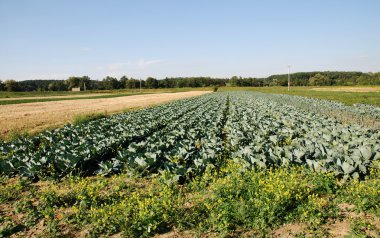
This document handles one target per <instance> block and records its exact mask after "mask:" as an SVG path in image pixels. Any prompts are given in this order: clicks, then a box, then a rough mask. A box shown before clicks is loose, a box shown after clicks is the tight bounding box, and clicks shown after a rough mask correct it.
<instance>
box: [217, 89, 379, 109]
mask: <svg viewBox="0 0 380 238" xmlns="http://www.w3.org/2000/svg"><path fill="white" fill-rule="evenodd" d="M220 90H221V91H229V90H243V91H245V90H252V91H256V92H262V93H272V94H289V95H298V96H304V97H310V98H318V99H327V100H332V101H337V102H340V103H344V104H347V105H353V104H370V105H376V106H378V107H380V87H379V86H328V87H310V86H308V87H291V90H290V91H288V88H287V87H224V88H220Z"/></svg>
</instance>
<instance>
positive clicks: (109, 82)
mask: <svg viewBox="0 0 380 238" xmlns="http://www.w3.org/2000/svg"><path fill="white" fill-rule="evenodd" d="M103 85H104V88H105V89H108V90H112V89H119V88H120V87H119V81H117V78H113V77H110V76H107V77H106V78H104V79H103Z"/></svg>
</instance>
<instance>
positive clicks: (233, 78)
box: [230, 76, 239, 86]
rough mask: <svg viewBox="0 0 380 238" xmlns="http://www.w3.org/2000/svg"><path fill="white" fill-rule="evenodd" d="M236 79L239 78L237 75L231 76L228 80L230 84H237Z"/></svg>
mask: <svg viewBox="0 0 380 238" xmlns="http://www.w3.org/2000/svg"><path fill="white" fill-rule="evenodd" d="M238 80H239V78H238V76H232V77H231V80H230V84H231V86H238Z"/></svg>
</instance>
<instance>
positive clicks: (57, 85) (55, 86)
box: [48, 81, 67, 91]
mask: <svg viewBox="0 0 380 238" xmlns="http://www.w3.org/2000/svg"><path fill="white" fill-rule="evenodd" d="M48 90H49V91H66V90H67V87H66V85H65V83H64V82H62V81H55V82H51V83H49V85H48Z"/></svg>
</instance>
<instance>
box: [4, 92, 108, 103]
mask: <svg viewBox="0 0 380 238" xmlns="http://www.w3.org/2000/svg"><path fill="white" fill-rule="evenodd" d="M104 95H110V93H87V94H73V95H65V96H45V97H11V98H0V101H9V100H25V99H47V98H49V99H50V98H55V99H60V98H83V97H95V96H104Z"/></svg>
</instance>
